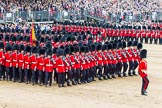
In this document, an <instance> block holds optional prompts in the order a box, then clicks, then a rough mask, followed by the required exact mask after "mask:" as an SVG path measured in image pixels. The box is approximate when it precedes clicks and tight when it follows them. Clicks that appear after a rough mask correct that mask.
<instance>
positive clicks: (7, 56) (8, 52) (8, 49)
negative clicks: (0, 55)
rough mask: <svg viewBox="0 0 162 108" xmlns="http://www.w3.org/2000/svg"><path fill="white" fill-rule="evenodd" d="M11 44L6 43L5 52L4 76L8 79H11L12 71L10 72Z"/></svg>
mask: <svg viewBox="0 0 162 108" xmlns="http://www.w3.org/2000/svg"><path fill="white" fill-rule="evenodd" d="M11 51H12V46H11V45H10V44H9V43H8V44H7V45H6V53H5V55H4V56H5V67H6V78H7V81H8V80H10V81H11V80H12V73H11V67H12V56H11Z"/></svg>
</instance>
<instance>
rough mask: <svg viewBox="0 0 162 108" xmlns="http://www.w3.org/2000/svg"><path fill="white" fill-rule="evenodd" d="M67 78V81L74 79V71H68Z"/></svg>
mask: <svg viewBox="0 0 162 108" xmlns="http://www.w3.org/2000/svg"><path fill="white" fill-rule="evenodd" d="M66 75H67V78H66V81H67V83H70V81H72V71H71V70H68V72H66Z"/></svg>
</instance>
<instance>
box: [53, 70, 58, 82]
mask: <svg viewBox="0 0 162 108" xmlns="http://www.w3.org/2000/svg"><path fill="white" fill-rule="evenodd" d="M53 78H54V81H56V83H58V73H57V71H56V68H55V69H54V77H53Z"/></svg>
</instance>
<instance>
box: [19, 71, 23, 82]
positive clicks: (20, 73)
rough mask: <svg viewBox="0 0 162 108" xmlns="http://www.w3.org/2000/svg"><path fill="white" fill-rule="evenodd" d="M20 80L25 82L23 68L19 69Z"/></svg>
mask: <svg viewBox="0 0 162 108" xmlns="http://www.w3.org/2000/svg"><path fill="white" fill-rule="evenodd" d="M19 80H20V82H23V81H24V70H23V69H22V68H19Z"/></svg>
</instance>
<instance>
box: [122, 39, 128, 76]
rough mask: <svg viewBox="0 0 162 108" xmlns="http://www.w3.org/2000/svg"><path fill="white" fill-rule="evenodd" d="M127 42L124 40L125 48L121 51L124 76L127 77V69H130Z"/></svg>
mask: <svg viewBox="0 0 162 108" xmlns="http://www.w3.org/2000/svg"><path fill="white" fill-rule="evenodd" d="M126 47H127V45H126V42H124V41H123V49H122V51H121V54H122V61H123V76H124V77H127V74H126V72H127V69H128V58H127V55H126Z"/></svg>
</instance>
